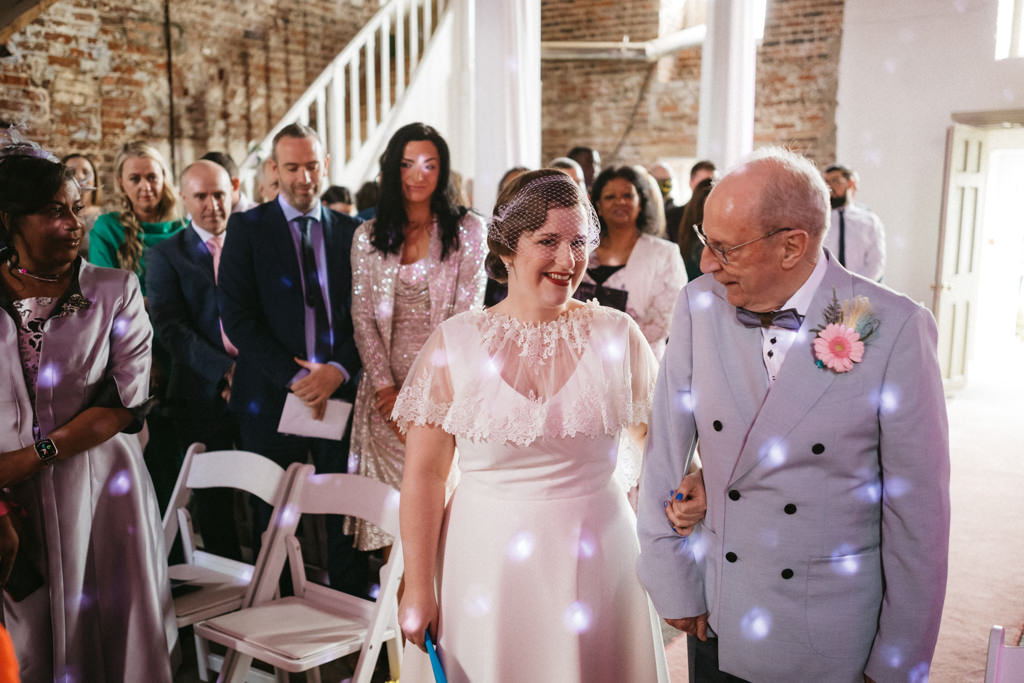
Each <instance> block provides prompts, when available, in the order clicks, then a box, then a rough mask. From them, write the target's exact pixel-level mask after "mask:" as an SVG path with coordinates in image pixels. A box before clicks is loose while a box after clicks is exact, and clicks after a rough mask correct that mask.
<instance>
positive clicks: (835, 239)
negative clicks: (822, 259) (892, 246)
mask: <svg viewBox="0 0 1024 683" xmlns="http://www.w3.org/2000/svg"><path fill="white" fill-rule="evenodd" d="M840 211H842V212H843V222H844V223H845V226H846V230H845V233H846V250H845V261H843V265H844V266H845V267H846V269H847V270H849V271H852V272H854V273H857V274H858V275H863V276H864V277H866V278H867V279H869V280H873V281H875V282H879V281H881V279H882V275H883V274H884V273H885V228H884V226H883V225H882V221H881V219H879V218H878V216H876V215H875V214H874V212H872V211H871V210H870V209H868V208H867V207H866V206H864V205H863V204H857V203H856V202H850V203H848V204H847V205H846V206H844V207H842V208H841V209H832V216H831V224H830V227H829V229H828V232H827V233H825V242H824V246H825V248H826V249H828V250H829V251H831V252H832V255H833V256H835V257H836V258H837V259H838V258H839V212H840Z"/></svg>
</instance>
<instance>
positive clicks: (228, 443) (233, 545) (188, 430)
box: [174, 407, 242, 560]
mask: <svg viewBox="0 0 1024 683" xmlns="http://www.w3.org/2000/svg"><path fill="white" fill-rule="evenodd" d="M174 422H175V425H176V427H177V430H178V434H179V439H180V443H181V448H182V453H184V451H185V450H187V449H188V447H189V446H191V445H192V444H193V443H196V442H199V443H202V444H205V445H206V450H207V452H209V451H227V450H233V449H235V448H238V447H239V439H238V422H237V420H236V419H235V416H234V414H233V413H230V412H228V410H227V408H226V407H221V408H220V410H216V409H214V410H211V411H210V415H208V416H206V417H196V416H188V417H176V418H175V421H174ZM234 496H235V491H234V490H233V489H228V488H212V489H197V490H196V491H194V492H193V502H194V505H195V512H196V521H197V522H198V527H199V533H200V534H201V535H202V537H203V549H204V550H206V551H207V552H211V553H214V554H216V555H220V556H222V557H229V558H231V559H233V560H241V559H242V551H241V547H240V544H239V535H238V520H236V519H235V505H234V502H235V501H234Z"/></svg>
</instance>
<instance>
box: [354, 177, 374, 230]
mask: <svg viewBox="0 0 1024 683" xmlns="http://www.w3.org/2000/svg"><path fill="white" fill-rule="evenodd" d="M379 194H380V185H379V184H378V183H377V181H376V180H367V181H366V182H365V183H363V184H362V185H360V186H359V189H358V190H356V218H358V219H360V220H364V221H368V220H370V219H371V218H373V217H374V216H375V215H376V214H377V196H378V195H379Z"/></svg>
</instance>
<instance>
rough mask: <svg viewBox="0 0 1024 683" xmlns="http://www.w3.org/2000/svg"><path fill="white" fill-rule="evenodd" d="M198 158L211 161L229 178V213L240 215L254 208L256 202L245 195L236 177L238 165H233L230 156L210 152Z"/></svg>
mask: <svg viewBox="0 0 1024 683" xmlns="http://www.w3.org/2000/svg"><path fill="white" fill-rule="evenodd" d="M199 158H200V159H204V160H206V161H212V162H213V163H215V164H217V165H218V166H220V167H221V168H223V169H224V170H225V171H227V172H228V177H229V178H231V213H241V212H242V211H248V210H249V209H251V208H252V207H254V206H256V202H254V201H253V200H251V199H249V196H248V195H247V194H245V190H243V189H242V178H241V177H240V176H239V175H238V164H236V163H235V160H234V159H232V158H231V155H230V154H228V153H227V152H216V151H212V152H207V153H206V154H204V155H203V156H201V157H199Z"/></svg>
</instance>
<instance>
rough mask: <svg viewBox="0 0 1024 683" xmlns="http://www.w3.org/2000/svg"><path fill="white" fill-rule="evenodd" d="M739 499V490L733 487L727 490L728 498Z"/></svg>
mask: <svg viewBox="0 0 1024 683" xmlns="http://www.w3.org/2000/svg"><path fill="white" fill-rule="evenodd" d="M739 499H740V492H739V491H737V490H736V489H733V490H732V491H729V500H739Z"/></svg>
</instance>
